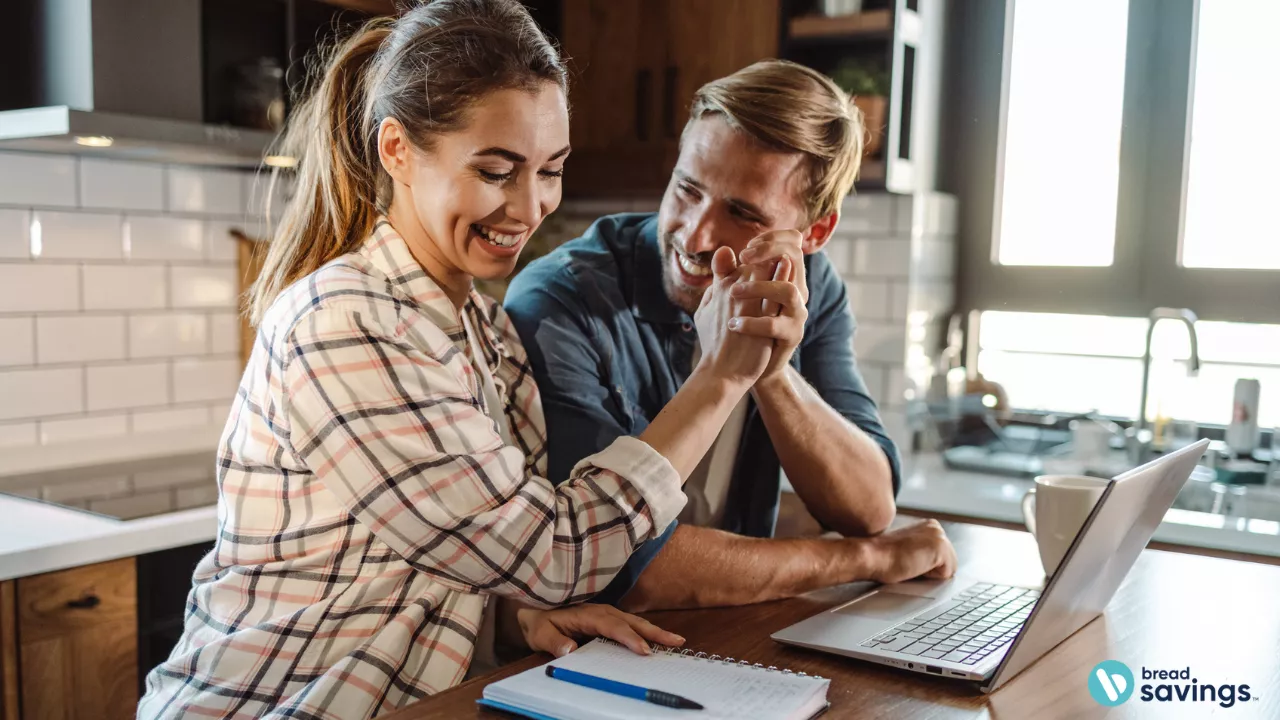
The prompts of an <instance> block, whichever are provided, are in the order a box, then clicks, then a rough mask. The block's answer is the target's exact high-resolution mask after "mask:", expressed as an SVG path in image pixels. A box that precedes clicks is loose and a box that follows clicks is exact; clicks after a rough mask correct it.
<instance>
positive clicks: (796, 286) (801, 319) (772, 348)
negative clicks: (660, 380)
mask: <svg viewBox="0 0 1280 720" xmlns="http://www.w3.org/2000/svg"><path fill="white" fill-rule="evenodd" d="M711 270H712V273H713V274H714V279H713V280H712V282H711V285H710V287H708V288H707V291H706V292H705V293H703V295H702V302H701V304H700V305H699V306H698V310H697V312H696V313H695V314H694V322H695V323H696V325H697V327H698V341H699V343H700V344H701V347H702V360H701V362H703V363H711V367H712V368H714V370H715V372H717V374H719V375H721V376H723V377H725V378H726V379H730V380H733V381H736V382H741V383H745V384H746V385H747V386H748V387H750V386H753V385H755V384H756V383H758V382H764V381H768V380H772V379H775V378H778V377H781V376H782V373H783V371H784V370H785V369H786V367H787V365H788V363H789V362H790V361H791V355H792V354H793V353H794V352H795V349H796V348H797V347H799V345H800V341H801V339H803V338H804V324H805V320H806V319H808V317H809V311H808V309H807V308H806V307H805V303H806V302H807V301H808V299H809V289H808V284H807V283H806V281H805V268H804V252H803V250H802V249H801V235H800V233H799V232H797V231H795V230H773V231H770V232H767V233H764V234H763V235H760V236H758V237H756V238H755V239H753V240H752V241H751V242H750V243H748V244H747V246H746V247H745V248H744V249H743V250H742V252H741V254H737V255H735V253H734V252H733V250H732V249H731V248H728V247H721V248H719V249H718V250H716V252H715V255H714V256H713V257H712V260H711Z"/></svg>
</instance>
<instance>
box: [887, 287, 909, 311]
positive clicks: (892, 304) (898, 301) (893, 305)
mask: <svg viewBox="0 0 1280 720" xmlns="http://www.w3.org/2000/svg"><path fill="white" fill-rule="evenodd" d="M910 290H911V285H910V284H908V283H904V282H895V283H892V284H891V285H890V286H889V317H890V318H892V319H894V320H899V321H901V320H906V319H907V311H908V309H909V308H908V305H909V296H910Z"/></svg>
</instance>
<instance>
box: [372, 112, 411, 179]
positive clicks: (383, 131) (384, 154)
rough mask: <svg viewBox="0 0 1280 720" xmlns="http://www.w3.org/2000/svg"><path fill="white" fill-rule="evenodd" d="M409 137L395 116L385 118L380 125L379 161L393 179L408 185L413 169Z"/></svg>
mask: <svg viewBox="0 0 1280 720" xmlns="http://www.w3.org/2000/svg"><path fill="white" fill-rule="evenodd" d="M409 156H410V147H409V137H408V135H407V134H406V133H405V131H404V126H403V125H401V124H400V121H399V120H396V119H395V118H391V117H388V118H383V119H382V123H381V124H380V125H378V161H379V162H381V163H382V168H383V169H384V170H386V171H387V174H388V175H390V176H391V178H392V179H393V180H395V181H396V182H397V183H399V184H401V185H408V184H409V178H410V175H411V171H410V168H409V164H410V157H409Z"/></svg>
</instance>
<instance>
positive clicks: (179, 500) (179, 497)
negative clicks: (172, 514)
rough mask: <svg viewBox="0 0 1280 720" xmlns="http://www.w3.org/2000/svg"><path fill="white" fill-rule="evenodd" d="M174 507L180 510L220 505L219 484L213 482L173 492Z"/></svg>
mask: <svg viewBox="0 0 1280 720" xmlns="http://www.w3.org/2000/svg"><path fill="white" fill-rule="evenodd" d="M173 500H174V507H175V508H177V509H178V510H185V509H187V508H196V507H205V506H207V505H217V504H218V484H217V483H216V482H214V481H213V480H210V481H209V482H207V483H204V484H201V485H192V486H191V487H184V488H178V489H177V490H174V491H173Z"/></svg>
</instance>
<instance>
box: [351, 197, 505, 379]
mask: <svg viewBox="0 0 1280 720" xmlns="http://www.w3.org/2000/svg"><path fill="white" fill-rule="evenodd" d="M360 254H361V255H363V256H364V257H366V258H367V259H368V260H369V262H370V263H372V264H373V266H374V267H376V268H377V269H378V270H379V271H380V272H381V273H382V274H383V275H385V276H386V278H387V282H388V283H389V284H390V285H391V286H392V287H394V288H396V289H398V290H399V291H400V293H403V294H404V295H406V296H408V297H409V298H410V299H412V300H413V302H414V303H415V304H416V305H417V309H418V310H419V312H421V313H422V314H424V315H426V316H427V317H428V318H429V319H430V320H431V321H432V322H433V323H435V325H436V326H437V327H439V328H440V329H441V330H443V331H444V332H445V333H446V334H448V335H449V337H450V338H452V339H453V340H454V342H456V343H459V344H460V345H461V346H465V344H466V333H465V331H464V330H463V327H462V319H461V316H459V314H458V311H457V309H455V308H454V306H453V301H452V300H450V299H449V296H448V295H447V294H446V293H445V291H444V290H443V289H441V287H440V285H438V284H437V283H436V281H435V280H433V279H432V278H431V276H430V275H428V274H427V272H426V270H423V269H422V265H420V264H419V263H418V261H417V260H416V259H415V258H414V257H413V253H411V252H410V251H409V246H408V245H407V244H406V243H405V241H404V238H402V237H400V233H398V232H396V230H395V228H393V227H391V223H390V222H388V221H387V219H386V218H385V217H379V218H378V220H377V222H376V223H374V226H373V233H372V234H370V235H369V237H368V238H367V239H366V240H365V241H364V244H363V245H362V246H361V248H360ZM493 310H494V308H493V307H492V303H491V302H489V301H487V300H486V299H485V297H484V296H483V295H481V294H480V293H479V292H478V291H476V289H475V288H474V287H472V288H471V292H470V293H468V295H467V304H466V306H465V307H464V308H463V311H464V312H466V313H467V314H468V317H469V318H470V319H471V322H472V327H474V328H475V329H476V332H477V333H479V335H480V336H481V337H480V341H481V343H482V344H483V345H484V346H485V348H486V349H492V350H494V351H496V352H497V353H498V354H500V355H504V356H505V355H506V354H507V350H506V345H505V343H504V342H503V340H502V337H501V333H500V332H499V331H498V329H497V328H496V327H494V324H493V317H492V313H493ZM486 354H488V353H486Z"/></svg>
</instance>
